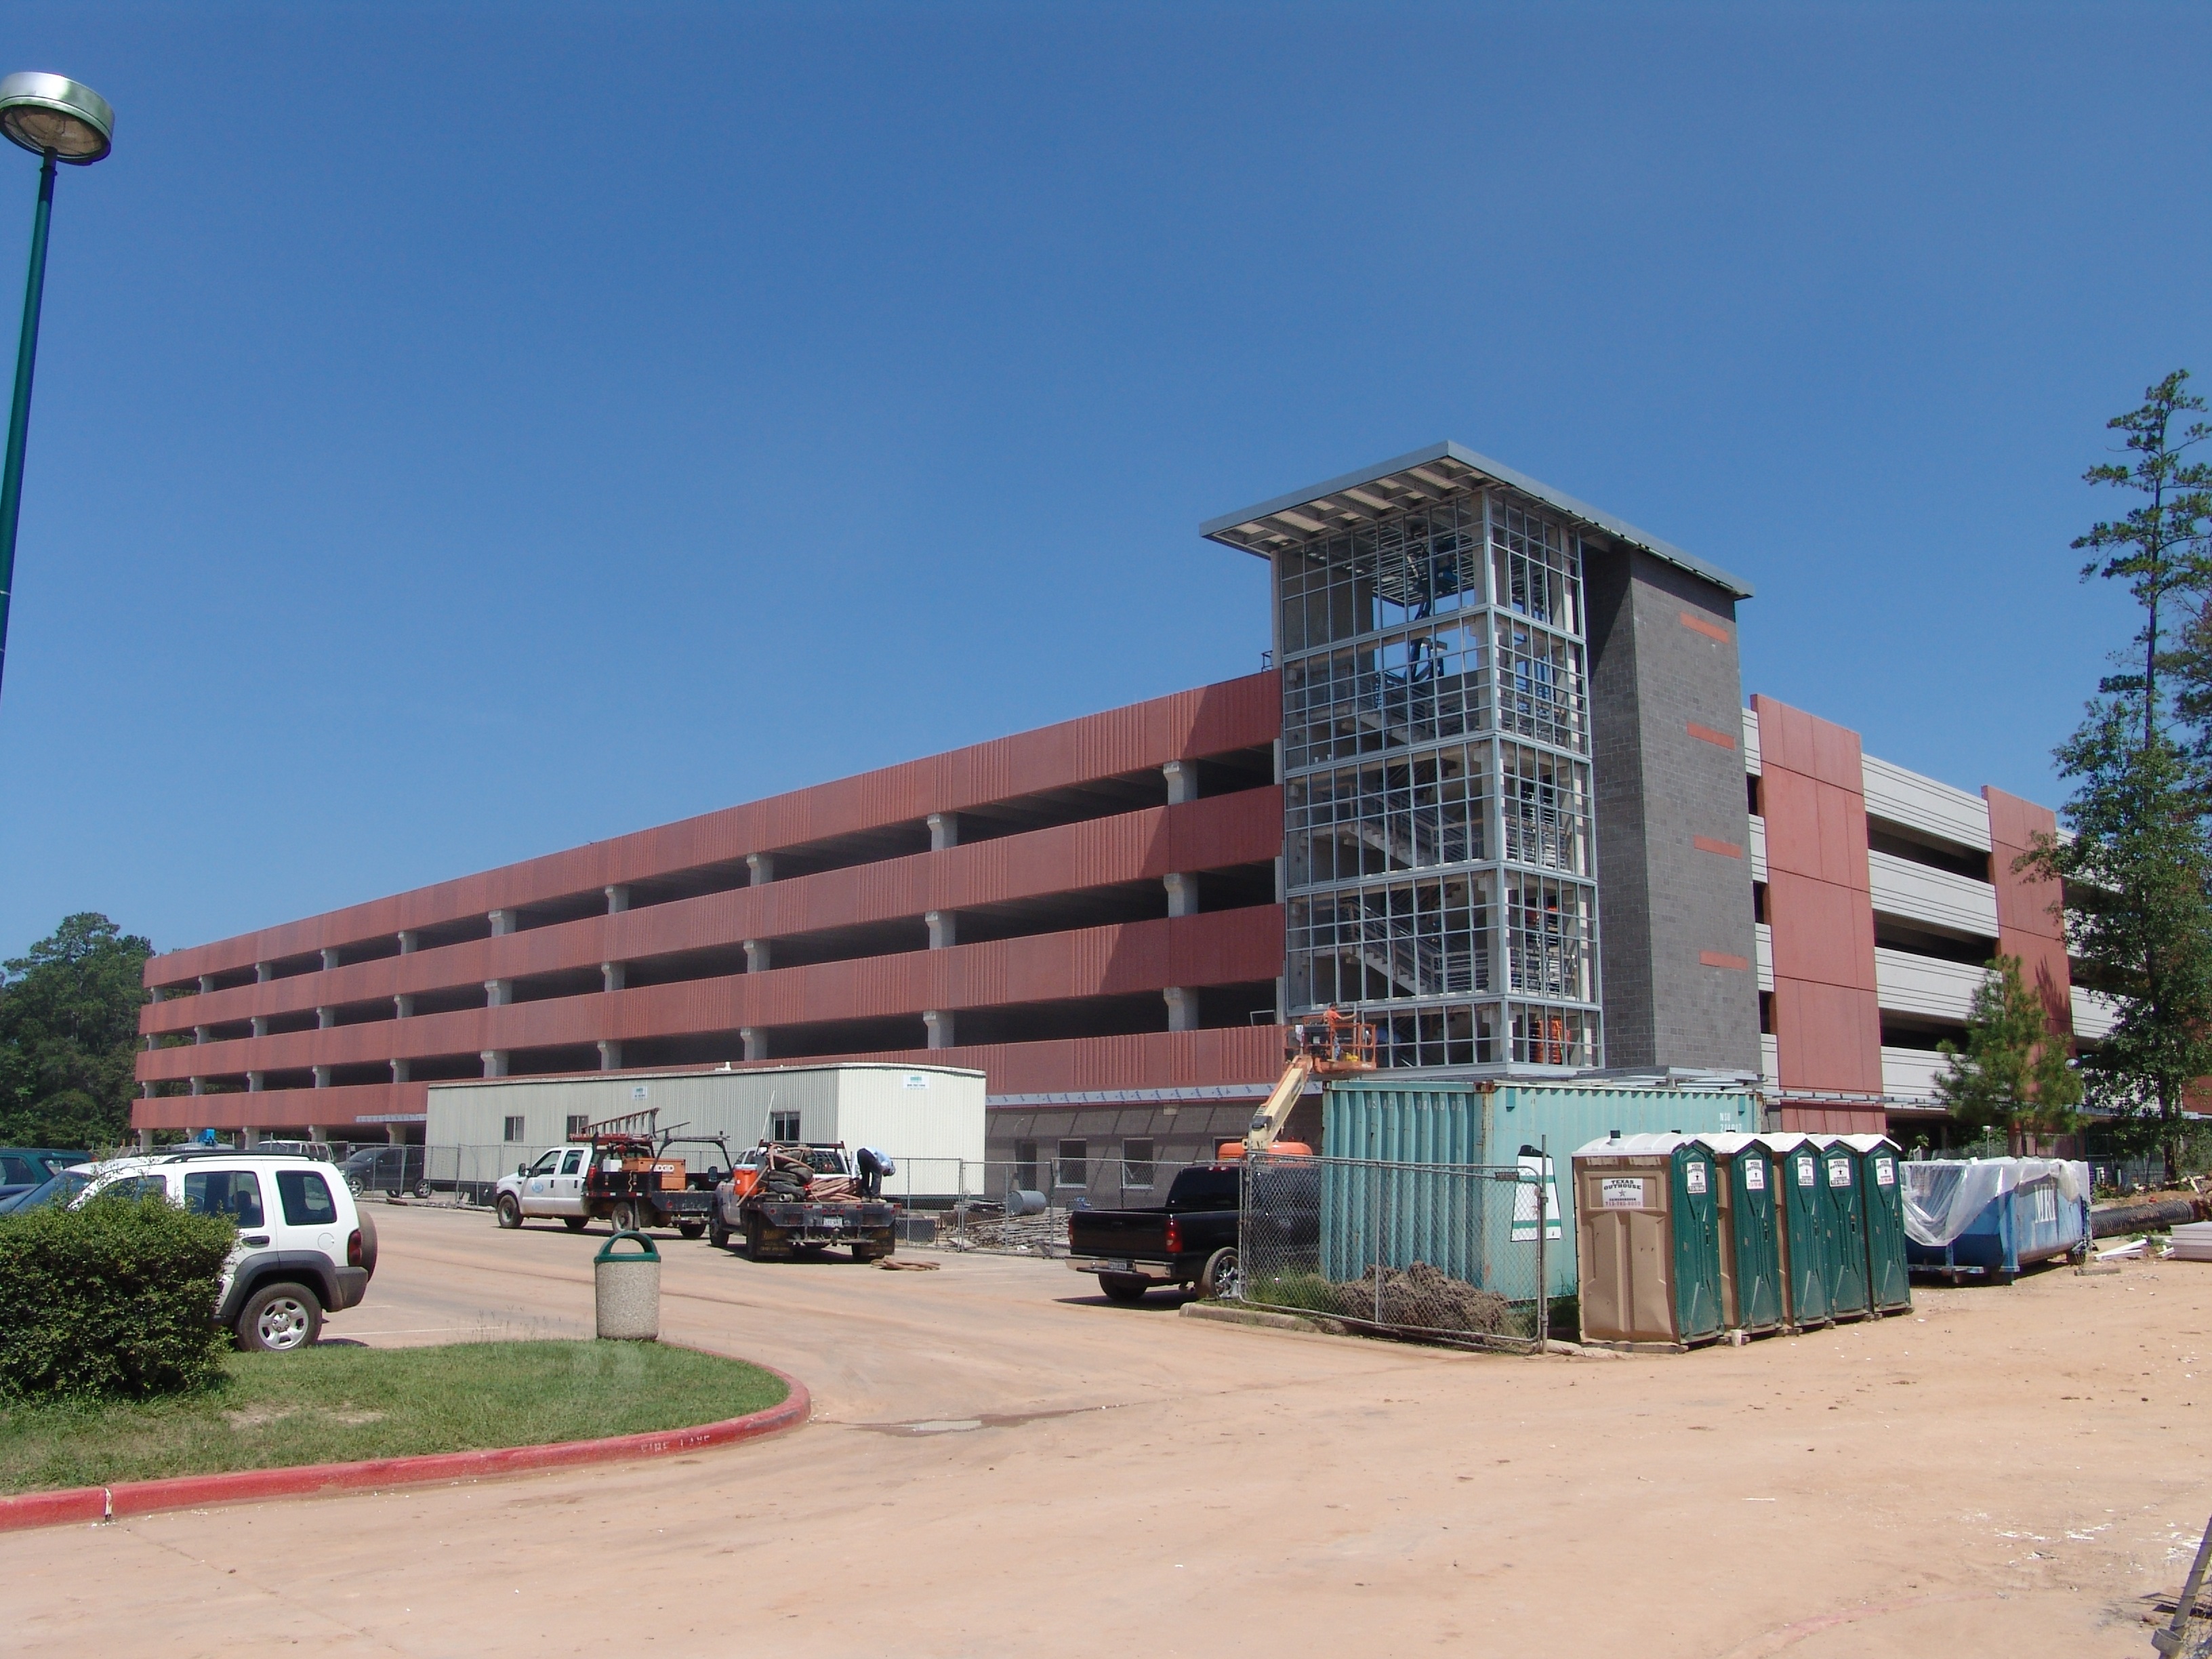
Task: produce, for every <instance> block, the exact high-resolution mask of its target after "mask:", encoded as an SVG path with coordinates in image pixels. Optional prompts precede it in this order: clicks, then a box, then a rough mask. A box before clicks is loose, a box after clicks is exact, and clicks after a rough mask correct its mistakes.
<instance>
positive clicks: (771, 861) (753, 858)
mask: <svg viewBox="0 0 2212 1659" xmlns="http://www.w3.org/2000/svg"><path fill="white" fill-rule="evenodd" d="M745 870H746V872H747V873H748V874H749V875H750V876H751V878H752V884H753V885H754V886H756V887H765V886H767V885H768V884H769V883H770V882H772V881H774V880H775V854H773V853H748V854H745Z"/></svg>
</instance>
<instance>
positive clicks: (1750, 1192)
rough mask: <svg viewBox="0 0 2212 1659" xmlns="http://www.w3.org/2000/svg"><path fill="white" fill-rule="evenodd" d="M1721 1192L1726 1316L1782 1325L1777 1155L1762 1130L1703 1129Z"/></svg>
mask: <svg viewBox="0 0 2212 1659" xmlns="http://www.w3.org/2000/svg"><path fill="white" fill-rule="evenodd" d="M1698 1139H1699V1141H1700V1142H1702V1143H1703V1144H1704V1146H1705V1149H1706V1150H1707V1151H1708V1152H1711V1153H1712V1155H1713V1158H1714V1161H1715V1163H1716V1164H1717V1165H1718V1166H1719V1167H1718V1170H1717V1176H1716V1179H1717V1187H1716V1189H1715V1190H1716V1191H1717V1192H1718V1193H1719V1194H1720V1212H1721V1215H1720V1221H1721V1250H1720V1255H1721V1321H1722V1323H1723V1325H1724V1326H1726V1328H1728V1329H1729V1330H1732V1331H1742V1332H1746V1333H1747V1334H1753V1335H1755V1334H1758V1333H1759V1332H1761V1331H1772V1330H1779V1329H1780V1328H1781V1327H1782V1241H1781V1238H1780V1237H1779V1235H1778V1231H1777V1223H1776V1215H1775V1206H1774V1193H1775V1164H1774V1158H1773V1155H1772V1154H1771V1152H1768V1151H1767V1149H1766V1148H1765V1146H1763V1145H1761V1144H1760V1142H1759V1137H1758V1136H1756V1135H1710V1134H1709V1135H1699V1137H1698Z"/></svg>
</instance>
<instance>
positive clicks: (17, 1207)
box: [0, 1170, 92, 1215]
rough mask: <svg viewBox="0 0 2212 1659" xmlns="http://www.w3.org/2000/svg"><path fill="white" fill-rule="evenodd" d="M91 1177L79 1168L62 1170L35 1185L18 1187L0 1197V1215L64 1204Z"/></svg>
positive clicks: (86, 1183) (83, 1187) (80, 1189)
mask: <svg viewBox="0 0 2212 1659" xmlns="http://www.w3.org/2000/svg"><path fill="white" fill-rule="evenodd" d="M91 1180H92V1177H91V1176H88V1175H87V1174H85V1173H84V1172H83V1171H82V1170H63V1171H62V1172H61V1173H60V1174H58V1175H51V1176H47V1177H46V1179H45V1180H44V1181H42V1182H40V1183H39V1184H38V1185H37V1186H35V1187H24V1188H19V1189H18V1190H17V1191H16V1192H15V1194H14V1195H13V1196H12V1197H9V1198H0V1215H20V1214H21V1212H24V1211H25V1210H35V1209H37V1208H39V1207H40V1206H42V1205H46V1204H66V1203H68V1202H69V1201H70V1200H71V1199H73V1198H75V1197H76V1195H77V1194H79V1193H81V1192H82V1191H83V1190H84V1189H85V1188H86V1186H87V1185H88V1184H89V1182H91Z"/></svg>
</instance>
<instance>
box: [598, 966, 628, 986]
mask: <svg viewBox="0 0 2212 1659" xmlns="http://www.w3.org/2000/svg"><path fill="white" fill-rule="evenodd" d="M628 981H629V963H626V962H603V963H600V964H599V989H601V990H602V991H619V990H621V989H622V988H623V985H624V984H625V983H627V982H628Z"/></svg>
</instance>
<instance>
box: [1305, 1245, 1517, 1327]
mask: <svg viewBox="0 0 2212 1659" xmlns="http://www.w3.org/2000/svg"><path fill="white" fill-rule="evenodd" d="M1377 1275H1380V1277H1381V1279H1382V1283H1381V1285H1380V1286H1379V1287H1378V1286H1377V1285H1376V1277H1377ZM1336 1297H1337V1305H1338V1310H1339V1311H1340V1312H1341V1313H1342V1314H1343V1315H1344V1316H1345V1317H1346V1318H1347V1319H1360V1320H1367V1321H1370V1322H1374V1323H1376V1324H1382V1325H1397V1326H1402V1327H1404V1328H1407V1329H1409V1330H1424V1331H1481V1332H1488V1333H1492V1334H1497V1333H1501V1332H1503V1331H1504V1330H1505V1329H1506V1328H1507V1320H1508V1315H1509V1313H1510V1310H1511V1305H1512V1304H1510V1303H1509V1302H1507V1301H1506V1299H1505V1298H1504V1297H1502V1296H1500V1295H1498V1292H1497V1291H1486V1290H1482V1289H1480V1287H1478V1286H1476V1285H1470V1284H1468V1282H1467V1281H1466V1280H1465V1279H1454V1278H1452V1277H1451V1276H1450V1275H1449V1274H1448V1273H1445V1272H1444V1271H1443V1268H1441V1267H1431V1266H1430V1265H1429V1263H1427V1262H1425V1261H1416V1262H1414V1263H1413V1265H1412V1266H1411V1267H1380V1266H1377V1267H1370V1268H1368V1270H1367V1271H1366V1272H1365V1273H1363V1274H1362V1275H1361V1276H1360V1277H1359V1278H1358V1279H1354V1280H1352V1283H1350V1284H1348V1285H1337V1286H1336Z"/></svg>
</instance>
